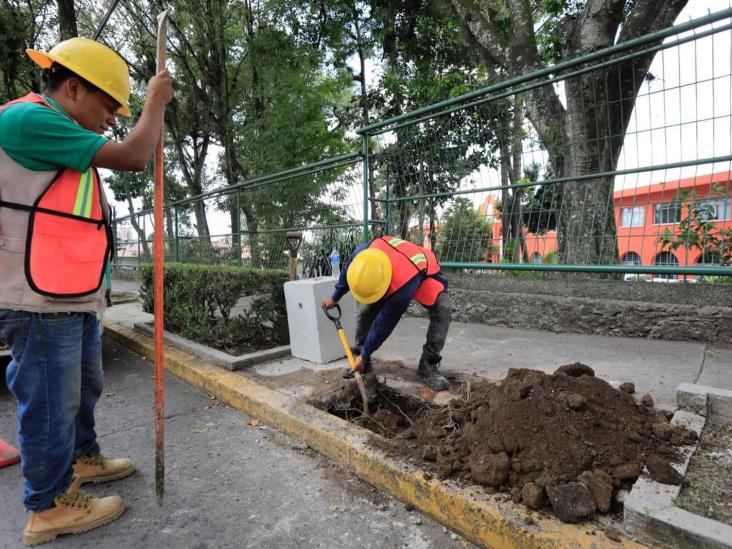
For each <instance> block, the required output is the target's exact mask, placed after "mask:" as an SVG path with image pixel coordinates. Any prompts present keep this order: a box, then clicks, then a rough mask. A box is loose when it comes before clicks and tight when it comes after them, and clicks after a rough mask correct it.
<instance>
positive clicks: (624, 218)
mask: <svg viewBox="0 0 732 549" xmlns="http://www.w3.org/2000/svg"><path fill="white" fill-rule="evenodd" d="M620 226H621V227H642V226H643V206H634V207H633V208H623V211H622V215H621V219H620Z"/></svg>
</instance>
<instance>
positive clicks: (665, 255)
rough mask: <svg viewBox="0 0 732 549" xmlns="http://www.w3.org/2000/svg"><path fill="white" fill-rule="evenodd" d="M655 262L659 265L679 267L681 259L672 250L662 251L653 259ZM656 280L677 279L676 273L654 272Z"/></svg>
mask: <svg viewBox="0 0 732 549" xmlns="http://www.w3.org/2000/svg"><path fill="white" fill-rule="evenodd" d="M653 264H654V265H658V266H659V267H678V266H679V260H678V259H676V256H675V255H674V254H672V253H671V252H661V253H660V254H657V255H656V257H655V258H654V259H653ZM653 279H654V280H676V275H673V274H658V273H653Z"/></svg>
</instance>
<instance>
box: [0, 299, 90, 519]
mask: <svg viewBox="0 0 732 549" xmlns="http://www.w3.org/2000/svg"><path fill="white" fill-rule="evenodd" d="M0 339H4V340H5V341H6V342H7V343H8V345H10V350H11V354H12V360H11V362H10V365H9V366H8V370H7V382H8V388H9V389H10V391H11V392H12V393H13V395H14V396H15V398H16V400H17V401H18V423H19V426H20V427H19V437H18V439H19V444H20V456H21V460H22V470H23V476H24V477H25V489H24V492H23V503H24V505H25V507H26V509H28V510H31V511H43V510H44V509H48V508H50V507H53V499H54V498H55V497H56V496H57V495H58V494H60V493H61V492H63V491H65V490H66V489H67V488H68V487H69V485H70V484H71V477H72V475H73V469H72V465H73V463H74V461H75V460H76V458H78V457H80V456H87V455H92V454H96V453H98V452H99V445H98V444H97V435H96V432H95V431H94V407H95V406H96V403H97V401H98V400H99V397H100V396H101V394H102V387H103V385H104V373H103V371H102V346H101V337H100V335H99V323H98V322H97V317H96V315H94V314H90V313H43V314H41V313H31V312H27V311H11V310H7V309H0Z"/></svg>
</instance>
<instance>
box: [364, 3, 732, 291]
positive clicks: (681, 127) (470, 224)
mask: <svg viewBox="0 0 732 549" xmlns="http://www.w3.org/2000/svg"><path fill="white" fill-rule="evenodd" d="M712 20H714V22H713V24H711V23H710V21H712ZM702 23H704V24H703V25H702ZM731 28H732V19H730V10H727V11H726V12H720V14H718V15H717V16H710V17H708V18H706V20H705V21H701V20H699V21H697V22H690V23H689V24H687V25H685V26H683V27H676V28H674V30H673V31H668V30H667V31H664V32H662V33H656V35H654V36H652V37H646V38H644V39H640V40H637V41H635V43H634V44H630V45H622V44H621V45H619V46H615V47H613V48H609V49H608V50H606V51H601V52H596V53H594V54H592V55H590V56H586V57H585V58H584V59H578V60H574V61H568V62H564V63H561V64H559V65H557V66H555V67H553V68H550V69H545V70H541V71H537V72H535V73H532V74H528V75H521V76H518V77H516V78H512V79H510V80H507V81H504V82H502V83H498V84H495V85H492V86H490V87H488V88H486V89H485V90H482V91H479V92H474V93H471V94H468V95H465V96H462V97H461V98H457V99H455V100H452V101H448V102H445V103H443V104H442V105H438V106H434V107H428V108H425V109H421V110H420V111H417V112H416V113H412V114H410V115H406V116H402V117H398V118H395V119H391V120H388V121H385V122H383V123H379V124H374V125H372V126H370V127H367V128H365V129H364V130H362V133H363V135H364V138H365V139H368V147H369V162H368V165H369V166H370V167H371V169H372V173H371V180H372V187H373V189H374V191H375V194H376V197H375V199H374V202H376V203H378V204H379V205H380V206H381V208H382V210H383V212H384V218H383V219H384V221H386V229H385V230H386V231H388V232H391V233H392V234H395V235H399V236H401V237H402V238H408V239H410V240H412V241H414V242H417V243H420V244H423V245H425V246H428V247H431V248H432V249H434V250H435V252H436V254H437V256H438V258H439V259H440V261H441V263H442V264H443V265H444V266H448V267H457V268H466V267H470V268H484V269H506V270H578V271H582V270H584V271H601V272H603V271H604V272H611V271H617V272H635V273H643V272H645V273H652V274H653V276H658V277H663V276H670V277H672V278H675V277H674V276H673V275H672V274H671V273H682V272H683V273H687V274H690V273H694V272H696V273H699V272H703V273H707V274H728V271H726V270H724V269H723V268H721V267H722V266H726V267H728V266H730V265H732V204H731V202H730V196H731V194H732V170H731V168H732V163H731V160H732V143H731V138H730V136H731V135H732V113H731V110H732V98H731V90H732V74H731V73H732V59H731V55H730V52H731V51H732V48H731V46H730V44H731V40H730V36H731V32H730V29H731ZM710 265H711V266H712V267H711V268H707V269H700V267H709V266H710ZM715 266H716V268H715Z"/></svg>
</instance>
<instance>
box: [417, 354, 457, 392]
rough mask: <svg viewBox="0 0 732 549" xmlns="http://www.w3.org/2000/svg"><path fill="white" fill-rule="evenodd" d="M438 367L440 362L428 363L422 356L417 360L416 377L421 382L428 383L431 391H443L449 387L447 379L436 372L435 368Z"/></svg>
mask: <svg viewBox="0 0 732 549" xmlns="http://www.w3.org/2000/svg"><path fill="white" fill-rule="evenodd" d="M439 367H440V363H439V362H436V363H434V364H433V363H430V362H428V361H427V360H425V359H424V358H422V359H420V360H419V367H418V368H417V379H418V380H420V381H421V382H422V383H424V384H426V385H429V388H430V389H432V390H433V391H444V390H445V389H447V388H449V387H450V384H449V383H448V382H447V379H445V378H444V377H442V376H441V375H439V374H438V373H437V369H438V368H439Z"/></svg>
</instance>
